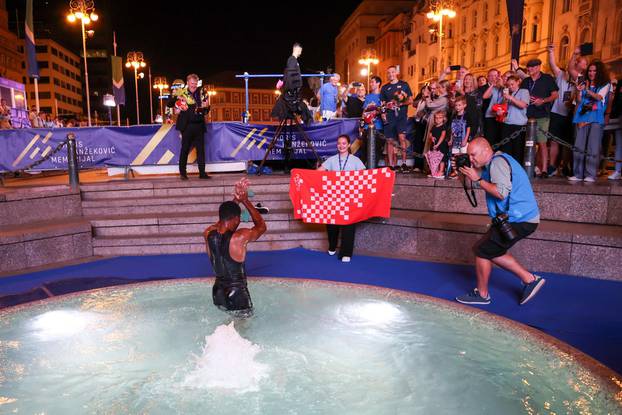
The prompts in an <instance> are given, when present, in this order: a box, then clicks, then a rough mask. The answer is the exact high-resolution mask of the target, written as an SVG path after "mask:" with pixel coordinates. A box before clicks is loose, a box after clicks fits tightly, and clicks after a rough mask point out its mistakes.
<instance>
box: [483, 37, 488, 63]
mask: <svg viewBox="0 0 622 415" xmlns="http://www.w3.org/2000/svg"><path fill="white" fill-rule="evenodd" d="M487 55H488V43H487V42H485V41H484V42H482V62H486V56H487Z"/></svg>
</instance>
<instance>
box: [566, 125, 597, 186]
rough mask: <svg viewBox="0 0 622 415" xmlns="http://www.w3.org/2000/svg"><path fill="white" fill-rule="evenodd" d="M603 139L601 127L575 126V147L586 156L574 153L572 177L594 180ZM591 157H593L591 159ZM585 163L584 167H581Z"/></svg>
mask: <svg viewBox="0 0 622 415" xmlns="http://www.w3.org/2000/svg"><path fill="white" fill-rule="evenodd" d="M602 139H603V126H602V125H601V124H598V123H590V124H587V125H585V126H583V127H579V126H577V139H576V140H575V146H576V147H577V148H578V149H579V150H581V151H586V152H587V153H588V154H587V155H585V154H581V153H579V152H577V151H575V152H574V157H573V167H574V175H575V177H578V178H579V179H584V178H586V177H592V178H594V179H595V178H596V177H597V174H598V163H599V161H600V150H601V149H600V148H601V145H602ZM591 155H593V157H591ZM584 162H585V167H584V166H583V164H584Z"/></svg>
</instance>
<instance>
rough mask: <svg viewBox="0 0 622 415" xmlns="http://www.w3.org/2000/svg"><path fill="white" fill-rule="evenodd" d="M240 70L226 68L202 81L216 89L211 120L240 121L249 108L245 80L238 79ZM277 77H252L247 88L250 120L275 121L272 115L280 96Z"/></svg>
mask: <svg viewBox="0 0 622 415" xmlns="http://www.w3.org/2000/svg"><path fill="white" fill-rule="evenodd" d="M237 73H238V72H235V71H224V72H220V73H217V74H215V75H212V76H208V77H206V79H205V80H203V83H204V84H205V85H207V84H209V85H211V88H213V90H215V91H216V95H214V96H213V97H212V98H211V100H210V103H211V108H212V109H211V111H210V119H211V120H212V121H241V120H242V115H243V114H244V111H245V110H246V96H245V90H244V80H242V79H240V78H236V77H235V75H236V74H237ZM275 84H276V79H266V78H259V79H251V80H249V89H248V104H249V105H248V108H249V112H250V117H251V118H250V122H251V123H271V122H276V120H275V119H273V118H272V116H271V115H270V114H271V112H272V107H273V106H274V103H275V102H276V100H277V98H278V95H277V94H276V93H275V89H274V85H275Z"/></svg>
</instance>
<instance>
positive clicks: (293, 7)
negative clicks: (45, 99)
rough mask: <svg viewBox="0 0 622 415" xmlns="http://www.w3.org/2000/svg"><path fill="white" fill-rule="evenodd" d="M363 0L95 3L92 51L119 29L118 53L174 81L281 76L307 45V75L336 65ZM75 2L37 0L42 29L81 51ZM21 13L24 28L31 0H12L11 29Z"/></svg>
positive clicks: (304, 66)
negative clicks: (222, 75) (73, 21)
mask: <svg viewBox="0 0 622 415" xmlns="http://www.w3.org/2000/svg"><path fill="white" fill-rule="evenodd" d="M359 3H360V1H358V0H339V1H336V2H331V3H330V4H328V3H321V2H316V3H315V4H316V5H311V3H310V2H305V3H303V2H300V3H296V2H275V1H253V2H245V1H226V0H225V1H218V2H217V1H177V2H175V1H168V2H156V1H141V0H128V1H124V0H95V7H96V9H97V11H98V13H99V15H100V20H99V21H98V22H96V23H95V24H94V25H93V27H92V28H93V29H95V32H96V33H95V38H94V39H93V40H92V41H89V42H90V43H89V46H87V47H94V48H102V47H106V46H108V47H109V48H110V49H112V47H111V43H112V33H111V32H112V30H115V31H116V33H117V43H118V46H119V50H118V54H119V55H122V56H125V55H126V53H127V52H128V51H130V50H139V51H142V52H143V53H144V55H145V59H146V61H147V63H148V64H150V65H151V68H152V74H153V75H154V76H155V75H160V74H164V75H165V76H167V78H168V79H169V80H170V79H172V78H176V77H180V78H181V77H184V76H185V75H186V74H187V73H189V72H196V73H198V74H199V75H200V76H201V77H203V76H208V75H210V74H214V73H217V72H220V71H223V70H239V71H248V72H257V73H268V72H281V71H282V70H283V66H284V64H285V61H286V59H287V57H288V56H289V54H290V53H291V45H292V43H293V42H294V41H298V42H301V43H302V44H303V47H304V51H303V55H302V57H301V59H300V62H301V65H302V69H303V71H320V70H326V69H327V67H329V66H330V67H333V65H334V64H333V61H334V43H335V37H336V35H337V34H338V33H339V29H340V27H341V25H342V24H343V23H344V22H345V20H346V19H347V17H348V16H349V15H350V14H351V13H352V12H353V11H354V9H355V8H356V6H357V5H358V4H359ZM68 4H69V1H68V0H66V1H57V0H49V1H42V0H34V5H35V6H34V9H35V11H34V20H35V31H39V30H44V29H45V30H49V32H48V33H50V37H52V38H53V39H58V40H59V41H60V42H61V43H63V44H65V45H67V46H69V48H70V50H73V51H74V52H76V53H77V52H78V51H79V49H80V47H81V44H80V42H81V38H80V34H79V33H80V31H79V29H78V26H77V25H73V26H72V25H70V24H68V23H67V22H66V21H65V15H66V13H67V9H68ZM320 4H325V5H326V6H324V7H321V6H320ZM16 8H18V9H19V16H20V21H21V22H20V30H21V29H22V25H23V17H24V8H25V0H8V1H7V9H8V11H9V16H10V20H11V21H12V22H11V24H10V27H11V28H14V27H15V9H16Z"/></svg>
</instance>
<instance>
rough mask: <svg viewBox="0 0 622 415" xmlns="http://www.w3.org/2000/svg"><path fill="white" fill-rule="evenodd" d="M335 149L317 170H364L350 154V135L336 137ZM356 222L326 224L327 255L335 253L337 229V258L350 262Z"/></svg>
mask: <svg viewBox="0 0 622 415" xmlns="http://www.w3.org/2000/svg"><path fill="white" fill-rule="evenodd" d="M337 151H338V153H337V154H335V155H334V156H331V157H329V158H328V159H326V161H325V162H324V163H322V165H321V166H320V167H318V170H320V171H350V170H365V165H364V164H363V162H362V161H361V159H359V158H358V157H356V156H355V155H354V154H350V136H348V135H347V134H342V135H340V136H339V137H338V138H337ZM355 226H356V224H354V223H352V224H350V225H326V232H327V233H328V255H331V256H332V255H335V254H336V253H337V242H338V240H339V231H341V247H340V249H339V258H341V261H342V262H350V259H351V258H352V252H353V251H354V232H355Z"/></svg>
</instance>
